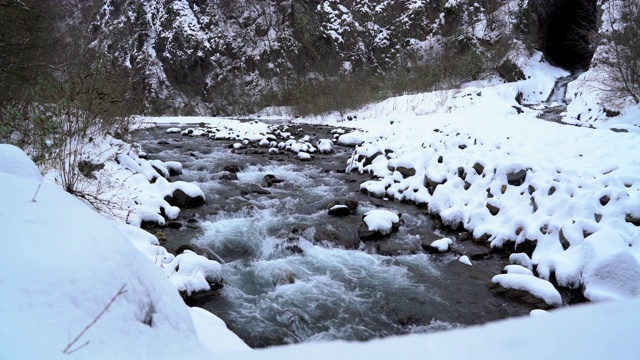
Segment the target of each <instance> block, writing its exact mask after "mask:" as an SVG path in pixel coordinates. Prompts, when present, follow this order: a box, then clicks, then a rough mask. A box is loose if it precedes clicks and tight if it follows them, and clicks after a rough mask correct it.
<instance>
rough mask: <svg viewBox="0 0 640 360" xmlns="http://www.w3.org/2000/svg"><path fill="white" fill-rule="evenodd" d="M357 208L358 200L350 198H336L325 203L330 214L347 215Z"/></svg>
mask: <svg viewBox="0 0 640 360" xmlns="http://www.w3.org/2000/svg"><path fill="white" fill-rule="evenodd" d="M357 208H358V202H357V201H355V200H351V199H336V200H333V201H332V202H330V203H329V205H327V212H328V213H329V215H331V216H347V215H349V214H351V213H353V212H354V211H356V209H357Z"/></svg>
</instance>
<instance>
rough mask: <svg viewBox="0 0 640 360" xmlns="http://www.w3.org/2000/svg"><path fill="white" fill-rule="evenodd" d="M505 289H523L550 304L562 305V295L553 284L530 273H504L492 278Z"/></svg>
mask: <svg viewBox="0 0 640 360" xmlns="http://www.w3.org/2000/svg"><path fill="white" fill-rule="evenodd" d="M491 281H492V282H493V283H494V284H497V285H500V286H502V287H503V288H505V289H513V290H522V291H526V292H528V293H530V294H531V295H533V296H535V297H537V298H539V299H541V300H543V301H544V302H545V303H547V304H548V305H550V306H556V307H557V306H562V297H561V296H560V293H559V292H558V290H556V288H554V287H553V285H552V284H551V283H550V282H548V281H546V280H542V279H539V278H537V277H535V276H530V275H528V274H502V275H496V276H494V277H493V279H492V280H491Z"/></svg>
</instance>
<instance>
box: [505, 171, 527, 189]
mask: <svg viewBox="0 0 640 360" xmlns="http://www.w3.org/2000/svg"><path fill="white" fill-rule="evenodd" d="M526 177H527V170H525V169H520V170H514V171H512V172H509V173H507V182H508V183H509V185H513V186H520V185H522V184H523V183H524V180H525V179H526Z"/></svg>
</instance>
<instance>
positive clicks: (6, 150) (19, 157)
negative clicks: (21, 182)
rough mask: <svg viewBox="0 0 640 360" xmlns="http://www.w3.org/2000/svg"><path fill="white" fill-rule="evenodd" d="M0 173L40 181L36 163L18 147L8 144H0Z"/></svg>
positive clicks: (40, 176) (40, 177)
mask: <svg viewBox="0 0 640 360" xmlns="http://www.w3.org/2000/svg"><path fill="white" fill-rule="evenodd" d="M0 173H5V174H13V175H17V176H20V177H23V178H26V179H29V180H33V181H38V182H40V181H42V175H40V169H38V167H37V166H36V164H34V163H33V161H31V159H29V157H28V156H27V154H25V153H24V152H23V151H22V150H20V148H18V147H15V146H13V145H9V144H0Z"/></svg>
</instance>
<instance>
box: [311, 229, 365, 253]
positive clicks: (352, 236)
mask: <svg viewBox="0 0 640 360" xmlns="http://www.w3.org/2000/svg"><path fill="white" fill-rule="evenodd" d="M313 240H314V241H315V242H318V243H325V242H326V243H330V244H331V245H333V246H337V247H340V248H344V249H346V250H356V249H358V248H359V247H360V238H359V237H358V233H357V231H355V230H354V229H352V228H349V227H346V226H341V225H339V224H322V225H321V226H316V227H315V233H314V235H313Z"/></svg>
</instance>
